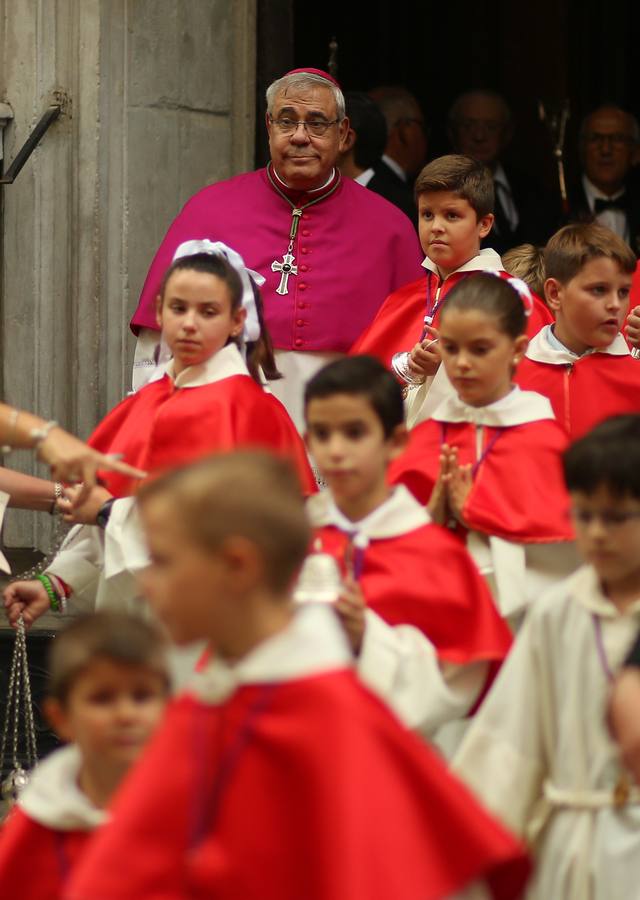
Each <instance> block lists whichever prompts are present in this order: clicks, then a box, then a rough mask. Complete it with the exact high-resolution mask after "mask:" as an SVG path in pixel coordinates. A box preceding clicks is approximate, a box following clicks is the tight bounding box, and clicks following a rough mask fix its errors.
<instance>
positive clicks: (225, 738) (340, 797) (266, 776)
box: [64, 670, 528, 900]
mask: <svg viewBox="0 0 640 900" xmlns="http://www.w3.org/2000/svg"><path fill="white" fill-rule="evenodd" d="M133 848H135V852H134V851H133ZM527 867H528V865H527V862H526V860H525V855H524V852H523V850H522V848H521V846H520V845H519V844H518V843H517V842H516V840H515V839H514V838H512V837H511V836H510V835H509V834H508V833H507V832H506V831H505V830H504V829H503V827H502V826H500V825H499V824H497V823H496V822H494V821H493V820H492V819H491V818H490V817H489V815H488V814H487V813H486V812H484V811H483V810H482V809H481V808H480V807H479V805H478V803H477V801H475V800H474V798H473V797H472V795H471V794H470V793H469V792H468V791H467V790H466V788H464V787H463V786H462V785H461V784H460V783H459V782H458V781H457V780H455V779H454V777H453V776H452V775H450V774H449V772H448V771H447V770H446V768H445V766H444V764H443V763H442V762H441V761H440V759H439V758H438V757H437V756H436V755H435V753H433V752H432V751H431V750H429V749H428V748H427V747H426V746H425V745H424V744H423V743H422V742H421V741H420V740H419V739H418V738H416V737H415V736H414V735H412V734H410V733H409V732H408V731H406V730H405V729H404V728H403V727H402V726H401V725H400V724H399V723H398V721H397V720H396V719H395V718H394V717H393V716H392V715H391V713H389V712H388V711H387V710H386V708H385V707H384V706H383V704H382V703H381V702H379V701H378V700H377V699H376V698H375V697H373V695H371V694H370V693H369V692H368V691H367V690H366V689H365V688H364V687H362V686H361V685H360V683H359V682H358V681H357V679H356V677H355V675H354V674H353V673H352V672H351V671H347V670H336V671H334V672H330V673H327V674H324V675H320V676H316V677H308V678H304V679H299V680H296V681H290V682H286V683H284V684H275V685H255V686H247V687H243V688H240V689H239V690H238V691H236V693H235V694H234V695H233V696H232V697H231V698H230V699H229V700H228V701H227V702H226V703H224V704H222V705H221V706H218V707H216V706H209V705H205V704H201V703H198V702H196V701H195V700H193V699H190V698H183V699H181V700H178V701H175V702H174V703H173V704H172V706H171V707H170V710H169V712H168V715H167V719H166V721H165V724H164V726H163V727H162V728H161V730H160V732H158V733H157V734H156V736H155V738H153V739H152V743H151V745H150V746H149V748H148V749H147V751H146V752H145V754H144V756H143V758H142V760H141V762H140V764H139V765H137V766H136V767H135V769H134V771H133V772H132V774H131V776H130V777H129V778H128V779H127V781H126V782H125V784H124V786H123V789H122V790H121V792H120V793H119V796H118V797H117V799H116V802H115V805H114V809H113V825H107V826H106V827H105V828H104V830H102V832H101V833H100V835H99V836H98V837H97V839H96V841H95V842H94V843H93V845H92V847H91V850H90V852H89V853H88V854H87V856H86V857H85V858H84V859H83V861H82V863H81V865H80V866H79V868H78V869H77V870H76V872H75V876H74V879H73V882H72V884H71V885H70V887H69V889H68V891H67V892H66V893H65V895H64V896H65V897H66V898H67V900H141V898H149V900H151V898H153V900H184V898H185V897H187V896H188V897H190V898H193V900H198V898H201V900H205V898H206V900H211V898H215V900H391V898H393V900H435V898H443V897H448V896H449V895H450V894H452V893H454V892H455V891H457V890H459V889H460V888H462V887H463V886H464V885H466V884H468V883H469V882H472V881H474V880H476V879H480V878H487V879H488V880H489V882H490V883H491V886H492V889H493V892H494V893H493V896H494V897H496V898H505V900H506V898H513V897H516V896H518V891H519V890H520V888H521V887H522V885H523V882H524V880H525V877H526V870H527Z"/></svg>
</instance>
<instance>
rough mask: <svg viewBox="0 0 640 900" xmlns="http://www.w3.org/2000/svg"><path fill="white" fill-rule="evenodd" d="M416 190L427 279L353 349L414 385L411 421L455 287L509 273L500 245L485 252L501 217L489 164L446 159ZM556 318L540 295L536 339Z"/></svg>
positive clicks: (531, 327) (397, 297) (396, 301)
mask: <svg viewBox="0 0 640 900" xmlns="http://www.w3.org/2000/svg"><path fill="white" fill-rule="evenodd" d="M415 191H416V196H417V198H418V212H419V232H420V243H421V245H422V249H423V251H424V253H425V254H426V256H425V260H424V262H423V264H422V265H423V266H424V268H425V269H426V270H427V276H426V279H424V278H421V279H419V280H418V281H414V282H411V283H410V284H407V285H405V286H404V287H401V288H399V290H397V291H394V293H393V294H390V295H389V296H388V297H387V299H386V300H385V301H384V303H383V304H382V306H381V307H380V310H379V311H378V313H377V315H376V317H375V319H374V320H373V322H372V323H371V325H370V326H369V327H368V328H367V330H366V331H365V332H364V333H363V334H362V335H361V337H360V338H359V339H358V340H357V341H356V343H355V344H354V345H353V347H352V349H351V352H352V353H354V354H358V353H370V354H372V355H373V356H377V357H378V359H380V360H381V361H382V362H383V363H384V364H385V365H386V366H388V367H390V368H392V369H393V371H394V372H395V374H396V375H397V376H398V377H399V378H400V380H401V382H402V383H405V384H406V385H407V386H408V395H407V406H408V422H409V425H410V426H412V425H413V424H414V422H415V421H416V420H417V418H418V417H419V412H420V407H421V405H422V404H423V403H424V401H425V399H426V394H427V392H428V390H429V388H430V385H431V382H432V380H433V376H434V375H435V374H436V371H437V369H438V366H439V364H440V355H439V353H438V348H437V341H438V327H439V322H440V315H441V312H442V309H443V308H444V304H445V301H446V299H447V296H448V294H449V291H450V290H451V289H452V288H453V287H455V285H456V284H458V283H459V282H460V281H462V280H463V279H464V278H467V277H468V276H469V275H472V274H474V273H478V272H487V271H490V272H496V273H497V274H499V275H500V276H501V277H505V278H506V277H508V276H507V274H506V273H505V272H504V268H503V265H502V261H501V260H500V257H499V256H498V254H497V253H496V252H495V250H491V249H485V250H481V249H480V242H481V241H482V239H483V238H484V237H486V236H487V235H488V234H489V232H490V231H491V227H492V225H493V219H494V216H493V209H494V187H493V175H492V174H491V172H490V170H489V169H488V168H487V167H486V166H484V165H483V164H482V163H479V162H477V161H476V160H474V159H472V158H471V157H470V156H462V155H458V154H450V155H448V156H441V157H439V158H438V159H434V160H432V162H430V163H428V165H426V166H425V167H424V169H423V170H422V172H421V173H420V174H419V175H418V178H417V179H416V186H415ZM552 320H553V319H552V316H551V314H550V312H549V310H548V309H547V308H546V306H545V304H544V303H543V302H542V300H540V299H539V298H538V297H535V298H534V300H533V309H532V314H531V315H530V316H529V319H528V323H527V328H528V334H529V336H530V337H532V336H533V335H534V334H535V333H536V332H537V331H538V330H539V329H540V328H542V326H543V325H546V324H547V323H549V322H551V321H552ZM416 342H417V343H416ZM411 348H413V349H411Z"/></svg>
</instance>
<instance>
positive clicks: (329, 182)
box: [273, 166, 336, 194]
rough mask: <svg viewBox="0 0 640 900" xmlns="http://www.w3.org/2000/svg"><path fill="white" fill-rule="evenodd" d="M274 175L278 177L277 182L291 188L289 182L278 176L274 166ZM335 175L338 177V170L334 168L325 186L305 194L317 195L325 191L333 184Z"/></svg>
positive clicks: (322, 185)
mask: <svg viewBox="0 0 640 900" xmlns="http://www.w3.org/2000/svg"><path fill="white" fill-rule="evenodd" d="M273 174H274V175H275V176H276V180H277V181H279V182H280V184H281V185H282V186H283V187H286V188H290V186H289V185H288V184H287V182H286V181H285V180H284V178H280V176H279V175H278V173H277V171H276V168H275V166H273ZM335 175H336V170H335V168H333V169H331V174H330V175H329V177H328V178H327V180H326V181H325V183H324V184H321V185H320V187H317V188H313V189H312V190H309V191H305V194H317V193H318V192H319V191H323V190H324V189H325V188H326V187H328V186H329V185H330V184H331V182H332V181H333V179H334V178H335Z"/></svg>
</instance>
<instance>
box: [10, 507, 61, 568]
mask: <svg viewBox="0 0 640 900" xmlns="http://www.w3.org/2000/svg"><path fill="white" fill-rule="evenodd" d="M54 518H55V527H54V529H53V536H52V538H51V546H50V548H49V550H48V552H47V553H46V554H45V556H44V558H43V559H41V560H40V562H39V563H36V564H35V566H31V568H30V569H27V570H26V571H25V572H20V574H19V575H15V576H14V577H13V578H12V579H11V581H29V580H30V579H32V578H35V577H36V575H40V574H42V572H44V570H45V569H46V568H48V566H50V565H51V563H52V562H53V560H54V559H55V557H56V556H57V555H58V551H59V550H60V547H62V544H63V543H64V539H65V538H66V536H67V534H68V532H69V529H70V528H71V526H70V525H68V524H67V523H66V522H65V520H64V519H63V518H62V516H61V515H59V514H56V515H55V517H54Z"/></svg>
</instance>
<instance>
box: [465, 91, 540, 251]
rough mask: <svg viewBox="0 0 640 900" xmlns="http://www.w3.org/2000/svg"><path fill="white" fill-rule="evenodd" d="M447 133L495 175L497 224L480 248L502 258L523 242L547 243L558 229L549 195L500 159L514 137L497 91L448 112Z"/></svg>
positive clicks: (468, 98) (472, 96)
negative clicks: (493, 252)
mask: <svg viewBox="0 0 640 900" xmlns="http://www.w3.org/2000/svg"><path fill="white" fill-rule="evenodd" d="M448 132H449V139H450V141H451V144H452V146H453V148H454V150H455V151H456V153H464V154H466V155H467V156H471V157H473V159H477V160H478V161H479V162H482V163H484V164H485V165H486V166H488V167H489V168H490V169H491V171H492V172H493V181H494V188H495V198H496V202H495V222H494V225H493V229H492V231H491V233H490V234H489V235H488V236H487V237H486V238H485V239H484V240H483V242H482V246H483V247H493V249H494V250H496V251H497V252H498V253H501V254H502V253H504V252H505V251H506V250H509V249H510V248H511V247H515V246H516V245H517V244H522V243H524V242H527V243H531V244H541V243H545V242H546V240H547V238H548V237H549V235H550V234H551V232H552V230H553V224H554V216H553V213H552V212H551V209H552V205H551V202H550V200H549V199H548V198H547V196H546V192H545V190H544V189H543V187H542V186H541V185H540V184H539V182H538V181H537V180H536V179H535V178H533V177H532V176H530V175H528V174H525V173H524V172H520V171H518V170H517V169H515V168H514V167H513V166H510V165H508V164H507V163H506V162H504V161H503V159H502V155H503V153H504V151H505V149H506V147H507V145H508V144H509V142H510V140H511V137H512V135H513V122H512V118H511V110H510V109H509V107H508V106H507V104H506V102H505V100H504V98H503V97H501V96H500V95H499V94H496V93H494V92H493V91H469V92H468V93H465V94H461V95H460V96H459V97H458V98H457V99H456V100H455V101H454V103H453V105H452V107H451V109H450V110H449V117H448Z"/></svg>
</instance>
